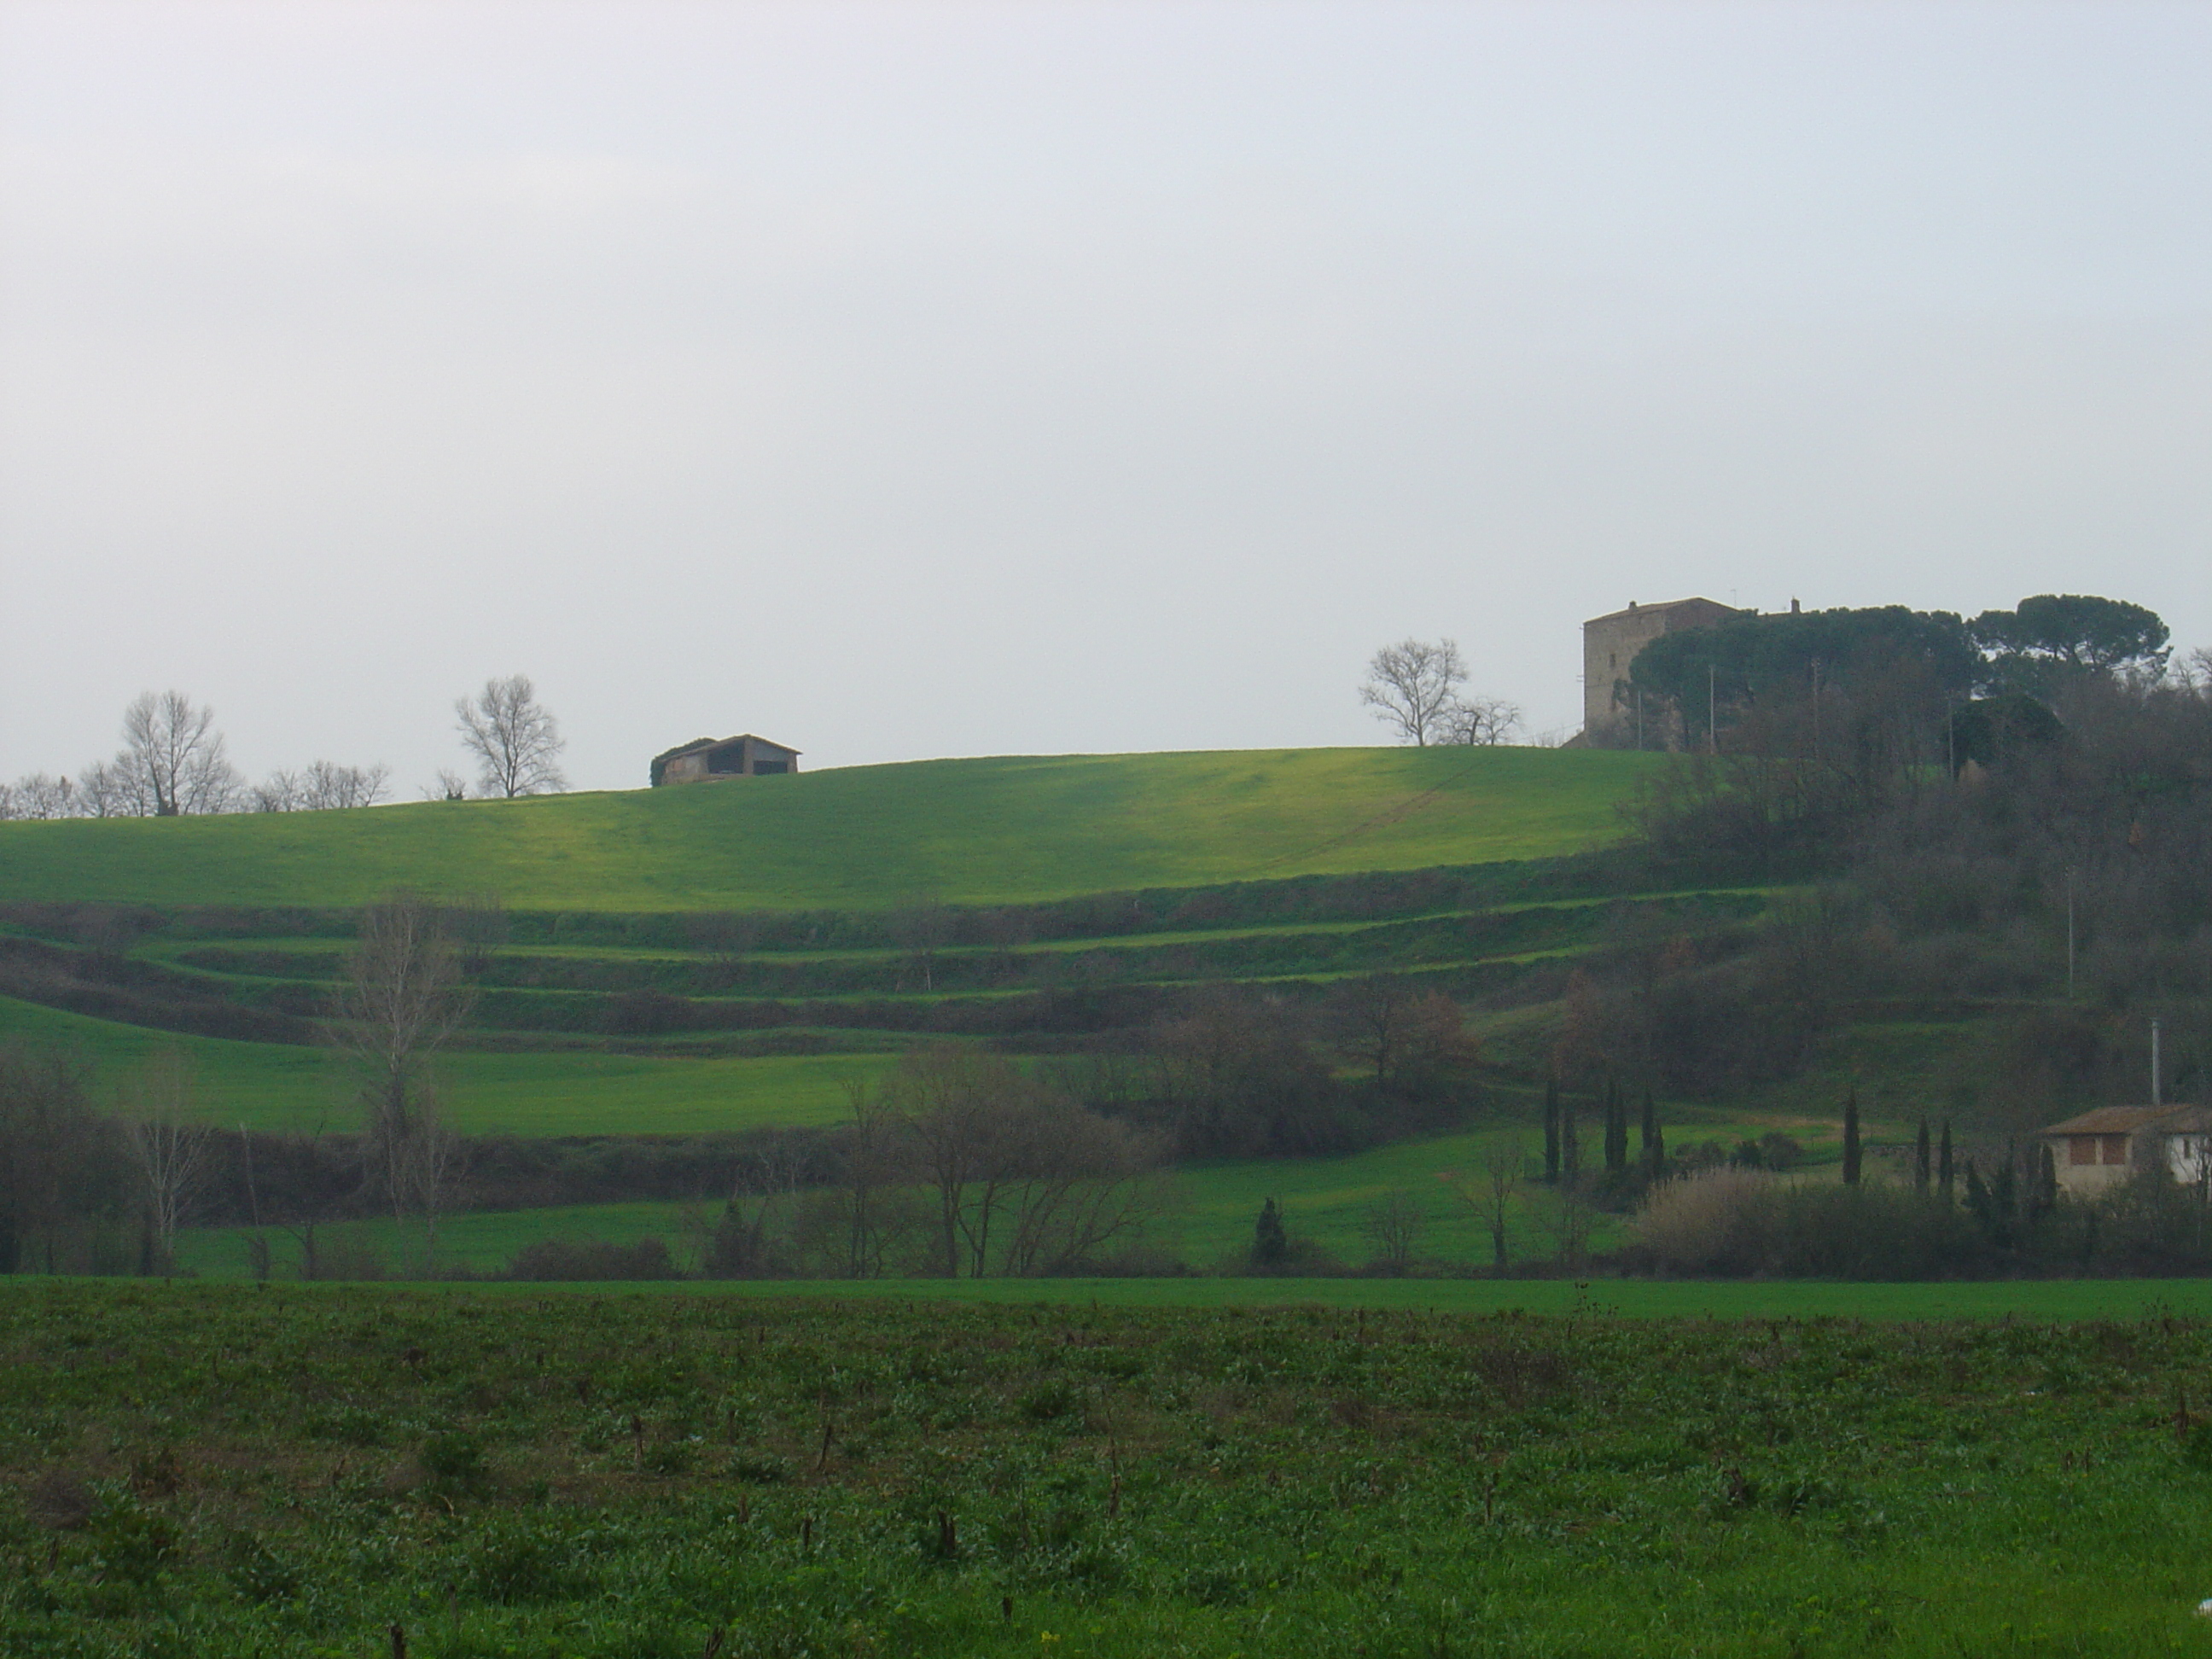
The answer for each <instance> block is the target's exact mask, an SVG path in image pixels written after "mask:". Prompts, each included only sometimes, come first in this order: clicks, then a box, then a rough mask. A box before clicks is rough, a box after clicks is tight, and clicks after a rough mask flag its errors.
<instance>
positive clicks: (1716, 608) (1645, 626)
mask: <svg viewBox="0 0 2212 1659" xmlns="http://www.w3.org/2000/svg"><path fill="white" fill-rule="evenodd" d="M1738 614H1740V613H1739V612H1738V611H1736V610H1735V607H1733V606H1731V605H1721V604H1717V603H1716V602H1715V601H1714V600H1711V599H1669V600H1668V601H1667V602H1666V603H1665V604H1663V605H1638V604H1637V603H1636V601H1635V600H1633V599H1631V600H1630V601H1629V602H1628V609H1627V610H1626V611H1613V612H1612V613H1611V614H1610V615H1608V616H1603V617H1591V618H1590V619H1589V621H1588V622H1586V623H1583V730H1582V737H1581V738H1580V740H1579V741H1580V744H1581V745H1582V746H1583V747H1585V748H1590V749H1635V748H1639V747H1640V748H1645V749H1678V748H1680V746H1681V732H1680V728H1679V722H1678V721H1677V720H1675V718H1674V711H1673V710H1671V709H1664V708H1657V707H1656V706H1652V707H1646V708H1641V709H1639V708H1638V707H1637V700H1636V696H1635V693H1633V692H1632V691H1631V690H1629V689H1628V665H1629V664H1631V663H1632V662H1634V661H1635V660H1636V653H1638V652H1639V651H1641V650H1643V649H1644V647H1645V646H1647V645H1649V644H1650V643H1651V641H1654V640H1656V639H1657V638H1658V637H1659V636H1660V635H1662V634H1671V633H1673V632H1674V630H1675V629H1680V628H1710V627H1711V626H1712V624H1714V623H1719V622H1725V621H1727V620H1728V619H1729V617H1733V616H1736V615H1738Z"/></svg>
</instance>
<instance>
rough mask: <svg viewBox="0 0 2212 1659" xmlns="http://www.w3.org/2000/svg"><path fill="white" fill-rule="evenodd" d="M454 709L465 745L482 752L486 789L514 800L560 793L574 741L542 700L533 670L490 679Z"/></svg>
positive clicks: (480, 781) (480, 775)
mask: <svg viewBox="0 0 2212 1659" xmlns="http://www.w3.org/2000/svg"><path fill="white" fill-rule="evenodd" d="M453 713H454V714H456V715H457V716H458V717H459V730H460V733H461V744H462V746H463V747H465V749H467V750H468V751H469V753H471V755H473V756H475V757H476V760H477V787H478V788H479V789H480V790H481V791H482V793H484V794H486V795H492V796H498V797H500V798H501V799H507V800H512V799H514V798H515V797H516V796H517V795H549V794H558V793H560V792H561V791H562V790H563V789H566V788H567V787H568V779H566V778H565V777H563V776H562V775H561V768H560V765H559V761H560V757H561V751H562V750H563V749H565V748H566V747H568V744H566V743H565V742H564V741H563V740H562V736H561V728H560V725H559V723H558V722H557V721H556V720H554V718H553V716H552V714H550V712H549V711H548V710H547V709H546V708H544V705H543V704H541V703H540V702H538V692H537V689H536V688H535V687H533V686H532V684H530V676H529V675H527V674H511V675H509V676H508V677H507V678H505V679H503V680H499V679H492V680H486V681H485V682H484V684H483V690H481V691H479V692H477V694H476V696H473V697H462V698H459V699H458V700H456V701H455V702H454V704H453Z"/></svg>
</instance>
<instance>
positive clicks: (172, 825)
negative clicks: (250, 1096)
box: [0, 749, 1654, 910]
mask: <svg viewBox="0 0 2212 1659" xmlns="http://www.w3.org/2000/svg"><path fill="white" fill-rule="evenodd" d="M1653 758H1654V757H1645V756H1638V755H1632V754H1615V753H1606V752H1601V751H1595V750H1541V749H1478V750H1468V749H1453V750H1445V749H1420V750H1416V749H1304V750H1231V751H1218V752H1209V753H1193V754H1163V755H1072V756H1049V757H1012V758H997V759H977V760H941V761H921V762H915V763H908V764H903V765H896V766H867V767H851V768H847V769H842V770H836V771H828V772H815V773H807V774H802V775H799V776H796V777H790V778H763V779H749V780H746V781H742V782H738V781H732V782H728V783H724V784H719V785H714V786H708V787H688V788H671V789H659V790H643V789H641V790H633V791H628V792H623V793H599V794H580V795H560V796H551V797H546V798H544V799H534V800H520V801H501V802H492V801H473V802H468V803H465V804H464V803H447V802H420V803H415V804H411V805H396V806H381V807H374V808H370V809H367V810H363V811H349V812H301V813H272V814H246V815H240V816H236V817H213V818H167V819H127V820H105V821H99V822H83V821H76V822H63V823H0V900H49V901H91V900H99V901H113V902H135V903H143V904H159V905H191V904H235V905H288V904H299V905H338V906H343V905H355V904H361V903H365V902H369V901H371V900H374V899H375V898H376V897H378V896H380V895H381V894H383V893H385V892H387V891H389V890H391V889H392V888H394V887H396V886H402V885H412V886H416V887H420V888H422V889H425V890H432V891H438V892H446V893H455V894H460V893H473V894H496V895H497V896H499V897H500V898H501V900H503V901H504V902H506V903H507V905H509V906H511V907H513V908H517V909H595V910H681V909H750V908H763V909H778V908H781V909H793V908H809V907H815V906H838V907H844V908H884V907H890V906H896V905H899V904H902V903H908V902H914V901H915V900H917V899H920V898H924V897H927V898H932V899H936V900H940V901H943V902H965V903H1004V902H1014V901H1018V900H1038V899H1048V898H1060V897H1067V896H1074V895H1077V894H1082V893H1095V892H1105V891H1114V890H1122V889H1127V888H1138V887H1176V886H1185V885H1195V884H1206V883H1217V882H1226V881H1237V880H1244V879H1249V878H1260V877H1267V876H1291V875H1301V874H1318V873H1334V872H1352V871H1360V870H1410V869H1419V868H1425V867H1428V866H1437V865H1465V864H1476V863H1484V862H1490V861H1493V860H1516V859H1526V858H1534V857H1541V856H1546V855H1550V854H1565V853H1571V852H1575V851H1578V850H1580V849H1582V848H1587V847H1589V846H1592V845H1595V844H1596V843H1598V842H1602V841H1605V840H1607V839H1608V838H1609V837H1610V836H1612V835H1613V833H1614V831H1615V829H1616V819H1615V816H1614V811H1613V809H1614V805H1615V803H1616V802H1618V801H1620V799H1623V798H1624V797H1626V795H1627V794H1629V793H1631V791H1632V788H1633V787H1634V783H1635V781H1636V779H1637V777H1638V775H1639V774H1640V771H1641V770H1642V769H1643V767H1644V765H1645V764H1647V763H1649V762H1650V760H1651V759H1653Z"/></svg>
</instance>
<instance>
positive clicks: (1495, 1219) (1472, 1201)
mask: <svg viewBox="0 0 2212 1659" xmlns="http://www.w3.org/2000/svg"><path fill="white" fill-rule="evenodd" d="M1527 1162H1528V1160H1527V1158H1526V1156H1525V1154H1523V1153H1522V1150H1521V1143H1520V1142H1519V1141H1518V1140H1493V1141H1492V1142H1491V1143H1490V1144H1489V1145H1487V1146H1485V1147H1484V1148H1483V1149H1482V1179H1481V1180H1480V1182H1468V1181H1463V1180H1462V1179H1460V1178H1459V1176H1456V1175H1453V1176H1449V1177H1447V1179H1448V1180H1449V1183H1450V1186H1451V1189H1452V1191H1454V1192H1455V1193H1456V1194H1459V1197H1460V1201H1461V1202H1462V1203H1463V1204H1465V1205H1466V1206H1468V1208H1469V1209H1470V1210H1473V1211H1474V1212H1475V1214H1476V1215H1478V1216H1480V1218H1482V1225H1483V1228H1484V1230H1485V1231H1487V1232H1488V1233H1489V1235H1490V1264H1491V1266H1492V1268H1494V1269H1495V1270H1496V1271H1497V1272H1498V1273H1504V1271H1505V1268H1506V1266H1507V1264H1508V1262H1509V1261H1510V1252H1509V1250H1508V1249H1507V1237H1506V1234H1507V1228H1508V1224H1509V1223H1510V1220H1511V1218H1512V1213H1513V1194H1514V1190H1515V1188H1517V1187H1519V1186H1520V1184H1521V1174H1522V1170H1523V1169H1525V1168H1526V1167H1527Z"/></svg>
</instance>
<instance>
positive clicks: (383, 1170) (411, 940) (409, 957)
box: [331, 892, 474, 1248]
mask: <svg viewBox="0 0 2212 1659" xmlns="http://www.w3.org/2000/svg"><path fill="white" fill-rule="evenodd" d="M473 1000H474V999H473V998H472V996H471V993H470V991H469V987H468V986H467V984H466V983H465V980H464V978H463V976H462V973H461V964H460V959H459V954H458V953H457V952H456V951H455V950H454V948H453V939H452V938H451V937H450V934H449V930H448V928H447V922H446V918H445V916H444V915H443V914H442V912H441V910H440V908H439V907H438V906H436V905H435V904H433V903H432V902H430V901H429V900H428V899H426V898H424V897H423V896H422V895H420V894H418V893H408V892H401V893H395V894H393V895H392V896H390V897H389V898H387V899H386V900H385V901H384V902H382V903H380V904H373V905H371V906H369V907H368V908H367V909H366V910H364V911H363V912H362V918H361V926H360V932H359V934H358V936H357V939H356V944H355V946H354V950H353V952H352V954H351V956H350V957H348V959H347V962H346V976H345V979H344V981H343V983H342V984H341V985H340V987H339V988H338V994H337V1009H336V1014H337V1018H336V1020H335V1022H334V1023H333V1024H332V1027H331V1035H332V1036H333V1038H334V1039H335V1041H336V1042H337V1043H338V1045H339V1046H340V1047H341V1048H343V1050H344V1051H345V1052H346V1053H347V1054H349V1056H350V1057H351V1059H352V1060H353V1062H354V1064H355V1066H356V1069H357V1072H358V1073H359V1084H360V1089H361V1101H362V1113H363V1115H364V1117H365V1118H366V1120H367V1121H366V1125H365V1127H366V1130H367V1134H366V1140H367V1143H368V1145H367V1153H368V1161H369V1164H370V1167H371V1169H372V1170H373V1171H374V1178H375V1179H376V1180H377V1181H378V1182H380V1184H381V1185H382V1186H383V1188H384V1189H385V1196H386V1200H387V1201H388V1202H389V1203H390V1204H391V1206H392V1215H393V1217H394V1218H395V1219H397V1220H398V1221H400V1222H402V1223H403V1224H404V1222H405V1220H406V1218H407V1216H408V1215H409V1213H410V1212H416V1213H420V1214H421V1215H422V1217H423V1218H424V1220H425V1224H426V1226H427V1228H428V1239H429V1243H428V1245H427V1246H426V1248H435V1241H436V1229H437V1216H438V1212H439V1210H440V1209H441V1206H442V1200H443V1198H444V1195H445V1193H446V1189H447V1186H448V1185H449V1184H450V1181H451V1177H452V1175H453V1152H454V1147H453V1137H452V1136H451V1135H450V1134H449V1133H447V1130H446V1128H445V1127H444V1124H443V1121H442V1120H441V1115H440V1113H439V1109H438V1096H437V1088H436V1083H435V1078H434V1076H433V1074H432V1070H431V1062H432V1060H433V1059H434V1057H435V1055H436V1054H437V1052H438V1050H439V1048H441V1046H442V1045H443V1044H444V1043H445V1042H446V1040H447V1038H448V1037H450V1036H452V1035H453V1032H454V1031H455V1030H458V1029H459V1026H460V1024H461V1023H462V1022H463V1021H464V1020H465V1019H466V1018H467V1017H468V1012H469V1009H470V1007H471V1004H472V1002H473Z"/></svg>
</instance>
